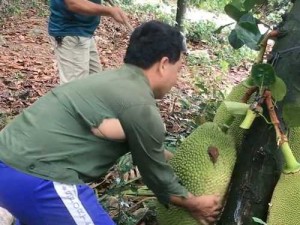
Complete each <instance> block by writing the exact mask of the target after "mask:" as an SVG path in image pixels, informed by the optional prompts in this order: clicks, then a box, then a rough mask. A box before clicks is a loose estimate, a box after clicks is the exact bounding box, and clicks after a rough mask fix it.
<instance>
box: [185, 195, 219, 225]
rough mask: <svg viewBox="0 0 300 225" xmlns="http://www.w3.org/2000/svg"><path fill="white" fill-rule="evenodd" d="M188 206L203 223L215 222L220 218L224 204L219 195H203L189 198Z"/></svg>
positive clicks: (205, 224)
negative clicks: (222, 204)
mask: <svg viewBox="0 0 300 225" xmlns="http://www.w3.org/2000/svg"><path fill="white" fill-rule="evenodd" d="M189 201H190V203H189V205H190V206H189V207H188V208H187V209H188V211H189V212H190V213H191V215H192V216H193V217H194V218H195V219H196V220H197V221H198V222H200V223H201V224H203V225H208V224H214V222H215V221H216V220H217V219H218V216H219V214H220V212H221V209H222V206H221V203H220V197H219V196H217V195H203V196H198V197H196V196H195V197H192V198H190V199H189Z"/></svg>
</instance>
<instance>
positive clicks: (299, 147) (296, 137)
mask: <svg viewBox="0 0 300 225" xmlns="http://www.w3.org/2000/svg"><path fill="white" fill-rule="evenodd" d="M288 139H289V143H290V146H291V149H292V151H293V154H294V156H295V158H296V159H297V160H298V161H300V127H292V128H290V129H289V133H288Z"/></svg>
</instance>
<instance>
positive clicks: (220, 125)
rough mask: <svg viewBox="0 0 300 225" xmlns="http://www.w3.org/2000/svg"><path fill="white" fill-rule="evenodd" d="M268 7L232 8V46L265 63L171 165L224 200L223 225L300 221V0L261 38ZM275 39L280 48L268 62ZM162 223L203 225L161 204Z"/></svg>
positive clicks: (246, 4)
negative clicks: (260, 12)
mask: <svg viewBox="0 0 300 225" xmlns="http://www.w3.org/2000/svg"><path fill="white" fill-rule="evenodd" d="M265 2H266V1H265V0H244V1H239V0H234V1H233V2H231V3H229V4H228V5H226V6H225V11H226V13H227V14H228V15H229V16H231V17H232V18H233V19H235V20H236V22H237V23H236V26H235V28H234V29H233V30H232V31H231V33H230V35H229V41H230V44H231V45H232V46H233V48H235V49H238V48H240V47H242V46H243V45H246V46H247V47H249V48H251V49H254V50H257V51H258V56H257V59H256V61H255V63H254V64H253V66H252V69H251V72H250V74H249V76H248V78H247V79H245V80H244V81H243V82H242V83H240V84H238V85H237V86H235V87H234V88H233V90H232V92H231V93H230V94H229V95H228V96H227V98H226V99H225V101H224V102H223V103H222V104H221V106H220V107H219V109H218V111H217V113H216V116H215V118H214V121H213V122H212V123H210V122H207V123H205V124H203V125H201V126H200V127H198V128H197V129H196V130H195V131H194V132H193V133H192V134H191V135H190V136H189V137H188V138H187V139H186V140H185V141H184V142H183V143H182V145H181V146H180V147H179V149H178V150H177V152H176V154H175V157H174V158H173V159H172V160H171V162H170V164H171V165H172V166H173V168H174V170H175V172H176V173H177V174H178V176H179V178H180V179H181V181H182V183H183V184H184V185H185V186H186V187H187V188H188V190H189V191H191V192H192V193H195V194H200V195H201V194H211V193H216V192H219V193H220V194H221V195H222V196H223V202H224V210H223V212H222V214H221V218H220V220H219V221H218V223H217V224H218V225H252V224H268V225H298V224H299V221H300V214H299V210H300V203H299V201H298V199H299V198H300V188H299V186H300V164H299V163H298V161H297V160H300V149H299V147H300V145H299V144H300V140H299V139H300V116H299V115H300V61H299V60H300V51H299V50H300V45H299V44H300V38H299V37H300V24H299V22H300V13H299V12H300V0H296V1H294V2H293V4H291V7H290V9H289V11H288V12H287V14H285V15H284V16H283V17H282V19H283V21H282V22H281V23H280V24H279V25H278V26H276V27H275V28H272V29H271V27H269V30H268V31H266V32H265V33H261V32H260V30H259V28H258V24H259V23H262V21H260V20H259V19H257V18H256V17H255V16H254V15H257V11H255V8H256V7H257V6H259V7H261V6H262V5H264V4H266V3H265ZM254 12H256V13H254ZM270 39H273V40H275V45H274V47H273V48H272V50H271V52H270V55H268V57H267V59H266V57H265V56H266V47H267V43H268V40H270ZM216 156H217V157H216ZM221 168H223V169H221ZM158 221H159V222H160V224H161V225H171V224H178V222H179V221H180V224H184V225H196V224H197V223H196V222H195V220H194V219H192V218H191V217H190V216H189V215H188V214H187V213H186V212H184V211H182V210H180V209H179V208H176V207H170V208H169V209H166V208H165V207H163V206H161V205H159V206H158Z"/></svg>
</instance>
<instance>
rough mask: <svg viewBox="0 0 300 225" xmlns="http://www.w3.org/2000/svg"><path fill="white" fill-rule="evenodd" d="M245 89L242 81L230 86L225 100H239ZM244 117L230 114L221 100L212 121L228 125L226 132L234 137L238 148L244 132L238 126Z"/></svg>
mask: <svg viewBox="0 0 300 225" xmlns="http://www.w3.org/2000/svg"><path fill="white" fill-rule="evenodd" d="M247 90H248V88H247V87H245V86H244V85H243V83H240V84H238V85H236V86H234V87H233V88H232V90H231V92H230V93H229V94H228V96H227V97H226V99H225V100H226V101H235V102H241V100H242V98H243V96H244V94H245V93H246V92H247ZM244 118H245V116H243V115H237V116H233V115H232V114H230V113H229V112H228V111H227V109H226V106H225V103H224V102H223V103H221V105H220V106H219V108H218V109H217V112H216V115H215V117H214V120H213V122H215V123H217V124H218V125H219V126H221V127H222V126H224V125H225V126H229V128H228V130H227V134H229V135H231V136H232V137H233V138H234V142H235V144H236V147H237V148H238V147H239V146H240V145H241V143H242V140H243V137H244V134H245V130H244V129H242V128H240V124H241V123H242V122H243V120H244ZM228 123H229V124H228ZM230 123H231V124H230Z"/></svg>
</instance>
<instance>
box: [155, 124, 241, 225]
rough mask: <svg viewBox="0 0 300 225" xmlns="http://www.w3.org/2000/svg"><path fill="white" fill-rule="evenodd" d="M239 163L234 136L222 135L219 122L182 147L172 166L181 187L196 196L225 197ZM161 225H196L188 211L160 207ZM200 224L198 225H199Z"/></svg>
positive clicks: (203, 128) (202, 129) (204, 127)
mask: <svg viewBox="0 0 300 225" xmlns="http://www.w3.org/2000/svg"><path fill="white" fill-rule="evenodd" d="M235 161H236V150H235V146H234V142H233V139H232V137H231V136H229V135H227V134H225V133H223V132H222V131H221V130H220V128H219V127H218V125H217V124H216V123H212V122H206V123H204V124H203V125H201V126H199V127H198V128H197V129H196V130H195V131H194V132H193V133H192V134H190V135H189V136H188V137H187V138H186V139H185V140H184V141H183V142H182V144H181V145H180V146H179V148H178V149H177V151H176V153H175V155H174V157H173V158H172V159H171V160H170V165H171V166H172V167H173V169H174V171H175V173H176V174H177V175H178V177H179V179H180V180H181V182H182V184H183V185H184V186H185V187H186V188H187V189H188V190H189V191H190V192H191V193H193V194H195V195H206V194H220V195H221V196H224V194H225V193H226V191H227V187H228V184H229V182H230V178H231V174H232V171H233V167H234V164H235ZM157 219H158V222H159V224H160V225H174V224H179V221H180V224H181V225H196V224H197V222H196V221H195V220H194V219H193V218H192V217H191V216H190V214H189V213H187V212H186V211H185V210H183V209H181V208H179V207H175V206H170V208H169V209H167V208H166V207H164V206H162V205H160V204H158V207H157ZM197 225H198V224H197Z"/></svg>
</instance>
